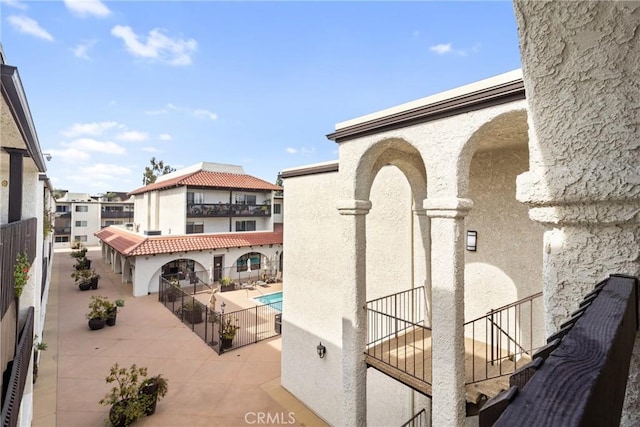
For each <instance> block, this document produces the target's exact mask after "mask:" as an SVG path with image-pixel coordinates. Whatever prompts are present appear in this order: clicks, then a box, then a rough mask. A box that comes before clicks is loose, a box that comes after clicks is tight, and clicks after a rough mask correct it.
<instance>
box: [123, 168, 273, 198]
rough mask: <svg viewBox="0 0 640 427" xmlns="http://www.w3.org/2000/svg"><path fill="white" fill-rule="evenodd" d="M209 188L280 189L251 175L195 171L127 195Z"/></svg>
mask: <svg viewBox="0 0 640 427" xmlns="http://www.w3.org/2000/svg"><path fill="white" fill-rule="evenodd" d="M182 186H191V187H211V188H234V189H239V190H262V191H265V190H266V191H272V190H273V191H278V190H282V187H280V186H278V185H274V184H271V183H270V182H267V181H264V180H262V179H260V178H256V177H254V176H251V175H241V174H235V173H225V172H208V171H197V172H192V173H188V174H186V175H181V176H178V177H175V178H171V179H168V180H166V181H160V182H154V183H153V184H149V185H146V186H144V187H140V188H138V189H136V190H133V191H132V192H130V193H129V195H135V194H142V193H146V192H147V191H152V190H162V189H165V188H171V187H182Z"/></svg>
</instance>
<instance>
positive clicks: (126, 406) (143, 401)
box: [100, 363, 150, 427]
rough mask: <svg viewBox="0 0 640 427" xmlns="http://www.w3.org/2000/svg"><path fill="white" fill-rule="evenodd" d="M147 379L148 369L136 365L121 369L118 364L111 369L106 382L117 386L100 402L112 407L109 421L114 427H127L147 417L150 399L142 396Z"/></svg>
mask: <svg viewBox="0 0 640 427" xmlns="http://www.w3.org/2000/svg"><path fill="white" fill-rule="evenodd" d="M146 377H147V368H145V367H138V366H137V365H136V364H133V365H131V367H129V368H121V367H120V366H119V365H118V364H117V363H116V364H114V365H113V366H112V367H111V369H110V371H109V375H107V376H106V377H105V381H106V382H107V384H113V383H115V384H114V385H113V387H112V388H111V390H110V391H109V392H108V393H107V394H106V395H105V397H103V398H102V399H101V400H100V404H101V405H105V406H110V407H111V408H110V409H109V421H110V422H111V424H112V425H113V426H114V427H126V426H128V425H130V424H132V423H133V422H134V421H136V420H137V419H139V418H142V417H143V416H144V415H145V413H146V410H147V407H148V406H149V402H150V399H149V398H148V397H146V396H142V397H141V396H140V387H141V385H142V384H143V382H144V381H145V379H146Z"/></svg>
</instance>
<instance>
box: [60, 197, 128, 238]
mask: <svg viewBox="0 0 640 427" xmlns="http://www.w3.org/2000/svg"><path fill="white" fill-rule="evenodd" d="M55 216H56V227H55V247H56V248H61V247H70V245H71V242H73V241H76V240H77V241H80V242H82V243H83V244H84V245H87V246H94V245H98V244H99V243H100V240H99V239H98V238H97V237H95V234H94V233H96V232H97V231H98V230H100V228H102V227H108V226H109V225H122V224H127V223H131V222H133V200H131V199H130V197H129V196H128V195H127V193H119V192H108V193H105V195H103V196H90V195H89V194H87V193H70V192H66V193H65V194H64V195H63V196H62V197H60V198H58V199H57V200H56V214H55Z"/></svg>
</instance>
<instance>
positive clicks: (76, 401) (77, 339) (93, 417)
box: [33, 250, 327, 427]
mask: <svg viewBox="0 0 640 427" xmlns="http://www.w3.org/2000/svg"><path fill="white" fill-rule="evenodd" d="M99 254H100V252H99V251H97V250H90V251H89V252H88V253H87V257H88V258H89V259H91V260H92V267H94V268H95V269H96V271H97V272H98V273H99V274H100V275H101V279H100V283H99V287H98V289H97V290H90V291H84V292H82V291H80V290H79V289H78V287H77V286H76V285H75V284H74V282H73V279H71V277H70V274H71V272H72V269H73V265H74V263H75V260H74V259H73V258H71V257H70V256H69V255H68V251H59V252H56V254H55V257H54V263H53V267H52V268H53V270H52V276H51V290H50V293H49V302H48V305H47V318H46V322H45V329H44V333H43V335H44V336H43V338H42V340H43V341H45V342H46V343H47V344H48V350H47V351H43V352H41V353H40V354H41V362H40V370H39V375H38V378H37V382H36V384H35V385H34V420H33V426H36V427H38V426H65V427H67V426H69V427H73V426H83V427H85V426H96V427H97V426H103V425H105V419H106V417H107V414H108V410H109V408H108V407H106V406H101V405H100V404H99V403H98V401H99V400H100V399H101V398H102V397H103V396H104V395H105V394H106V393H107V391H108V390H109V389H110V385H109V384H106V383H105V381H104V378H105V376H106V375H107V374H108V371H109V368H110V367H111V366H112V365H113V364H114V363H116V362H118V363H119V364H120V365H121V366H125V367H128V366H130V365H131V364H133V363H135V364H137V365H139V366H146V367H148V369H149V375H156V374H162V375H163V376H164V377H166V378H167V379H168V380H169V391H168V393H167V395H166V396H165V398H164V399H163V400H162V401H161V402H159V403H158V407H157V411H156V413H155V414H154V415H153V416H151V417H146V418H143V419H141V420H139V421H138V422H136V424H135V425H139V426H152V425H153V426H246V425H253V424H259V425H283V424H287V425H296V426H325V425H327V424H326V423H324V422H323V421H322V420H321V419H320V418H318V417H317V416H316V415H315V414H313V413H312V412H311V411H310V410H309V409H307V408H306V407H305V406H304V405H303V404H302V403H300V402H299V401H298V400H296V399H295V398H294V397H293V396H292V395H291V394H290V393H288V392H287V391H286V390H285V389H283V388H282V387H281V386H280V342H281V339H280V338H279V337H278V338H272V339H269V340H266V341H262V342H259V343H257V344H253V345H249V346H246V347H243V348H240V349H237V350H232V351H229V352H227V353H224V354H223V355H221V356H219V355H218V354H216V353H215V352H214V351H213V349H211V348H210V347H209V346H208V345H207V344H205V343H204V342H203V341H202V340H201V339H200V338H199V337H198V336H197V335H196V334H194V333H192V332H191V330H189V328H188V327H187V326H185V325H184V324H182V323H181V322H180V320H179V319H177V318H176V317H175V316H174V315H172V314H171V312H170V311H168V310H167V309H166V308H164V306H163V305H162V304H159V303H158V301H157V295H149V296H146V297H139V298H133V297H132V296H131V284H123V283H121V276H120V275H119V274H114V273H111V272H110V270H109V268H108V266H106V265H104V263H103V262H102V261H101V260H100V256H99ZM92 295H103V296H107V297H109V299H111V300H115V299H117V298H122V299H124V300H125V307H123V308H121V309H120V310H119V312H118V317H117V324H116V326H114V327H108V326H107V327H105V328H104V329H101V330H97V331H91V330H90V329H89V327H88V326H87V320H86V318H85V314H86V311H87V305H88V303H89V298H90V297H91V296H92ZM260 417H262V418H260ZM259 419H262V420H263V422H258V420H259ZM267 420H270V421H271V422H266V421H267Z"/></svg>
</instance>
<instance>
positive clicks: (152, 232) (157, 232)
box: [144, 230, 162, 236]
mask: <svg viewBox="0 0 640 427" xmlns="http://www.w3.org/2000/svg"><path fill="white" fill-rule="evenodd" d="M144 234H145V236H160V235H161V234H162V231H161V230H144Z"/></svg>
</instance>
